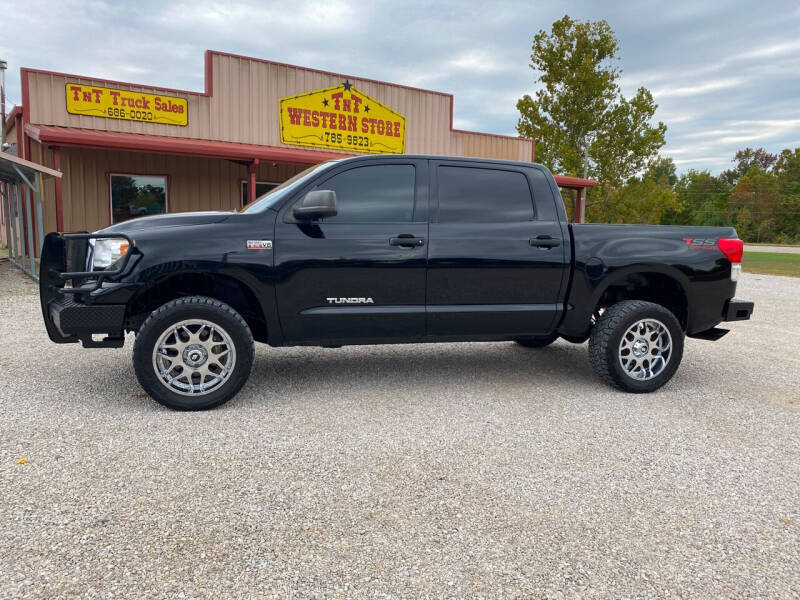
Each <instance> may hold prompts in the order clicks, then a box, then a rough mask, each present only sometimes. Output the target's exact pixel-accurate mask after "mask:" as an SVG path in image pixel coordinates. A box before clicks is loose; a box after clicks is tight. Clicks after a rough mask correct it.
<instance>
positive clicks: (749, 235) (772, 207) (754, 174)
mask: <svg viewBox="0 0 800 600" xmlns="http://www.w3.org/2000/svg"><path fill="white" fill-rule="evenodd" d="M728 204H729V205H730V208H731V209H733V211H735V212H736V213H740V212H741V211H742V210H743V209H745V208H746V209H748V213H746V229H745V230H743V231H742V232H738V231H737V233H739V234H740V235H743V236H744V237H745V238H746V239H747V240H749V241H752V242H766V241H770V240H771V239H772V238H773V237H774V235H775V234H776V233H777V232H779V231H780V229H781V227H780V225H781V223H780V219H781V214H780V213H781V212H782V211H780V210H779V208H780V205H781V198H780V194H779V192H778V179H777V177H775V175H774V174H772V173H769V172H767V171H765V170H764V169H762V168H761V167H760V166H758V165H755V166H753V167H751V168H750V170H749V171H747V173H745V174H744V175H743V176H742V177H741V178H739V181H738V183H737V184H736V187H735V188H734V189H733V193H732V194H731V196H730V198H729V199H728ZM737 225H738V226H739V227H743V226H744V223H743V224H741V225H740V224H739V223H738V221H737Z"/></svg>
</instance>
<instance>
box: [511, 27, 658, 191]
mask: <svg viewBox="0 0 800 600" xmlns="http://www.w3.org/2000/svg"><path fill="white" fill-rule="evenodd" d="M618 50H619V42H618V41H617V39H616V37H615V35H614V32H613V31H612V29H611V27H610V26H609V25H608V23H607V22H606V21H575V20H573V19H571V18H570V17H569V16H564V17H563V18H561V19H560V20H558V21H556V22H555V23H553V26H552V30H551V31H550V32H549V33H548V32H547V31H544V30H540V31H539V32H538V33H537V34H536V35H535V36H534V38H533V46H532V53H531V64H530V67H531V69H533V70H534V71H537V72H538V73H539V78H538V79H537V82H539V83H541V84H542V88H541V89H539V90H537V92H536V94H535V99H534V98H532V97H531V96H529V95H527V94H526V95H525V96H523V97H522V98H520V100H519V101H518V102H517V109H518V110H519V111H520V119H519V122H518V123H517V131H518V132H519V133H520V134H521V135H525V136H528V137H532V138H534V139H535V140H536V151H537V158H538V159H539V161H540V162H542V163H544V164H546V165H547V166H548V167H549V168H550V169H552V170H554V171H557V172H559V173H564V174H569V175H577V176H582V177H596V178H598V179H600V181H601V182H603V183H607V184H611V185H614V186H618V185H621V184H623V183H624V182H625V181H627V180H628V179H629V178H630V177H632V176H633V175H635V174H636V173H639V172H640V171H641V170H642V169H643V168H644V167H645V165H646V164H647V161H648V160H649V159H651V158H653V157H654V156H655V154H656V152H657V151H658V149H659V148H660V147H661V146H663V145H664V134H665V133H666V130H667V127H666V125H664V124H663V123H661V122H659V123H658V125H656V126H652V125H651V124H650V121H651V120H652V118H653V115H654V114H655V111H656V108H657V105H656V104H655V102H654V101H653V96H652V94H651V93H650V92H649V91H648V90H647V89H645V88H639V89H638V91H637V92H636V94H635V95H634V96H633V97H632V98H630V99H626V98H624V97H623V96H622V93H621V91H620V88H619V85H618V84H617V80H618V79H619V76H620V69H619V68H617V67H615V66H614V62H615V61H617V60H618V58H617V53H618ZM609 190H610V188H608V189H604V190H601V194H603V192H604V201H607V200H608V194H609ZM596 196H598V193H597V192H596V191H593V192H592V197H593V198H594V197H596Z"/></svg>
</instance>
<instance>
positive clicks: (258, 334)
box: [125, 273, 267, 342]
mask: <svg viewBox="0 0 800 600" xmlns="http://www.w3.org/2000/svg"><path fill="white" fill-rule="evenodd" d="M183 296H208V297H209V298H215V299H216V300H220V301H222V302H224V303H225V304H228V305H229V306H231V307H232V308H233V309H234V310H235V311H236V312H238V313H239V314H240V315H242V318H243V319H244V320H245V321H246V322H247V325H248V327H250V331H251V332H252V334H253V339H254V340H256V341H257V342H266V341H267V321H266V319H265V317H264V311H263V310H261V304H260V303H259V302H258V298H256V295H255V294H254V293H253V291H252V290H251V289H250V288H249V287H247V286H246V285H245V284H243V283H242V282H240V281H237V280H236V279H233V278H231V277H226V276H225V275H217V274H213V273H181V274H178V275H173V276H171V277H169V278H168V279H166V280H164V281H160V282H158V283H157V284H155V285H151V286H149V287H145V288H143V289H141V290H140V291H139V292H137V293H136V295H135V296H134V297H133V298H132V299H131V301H130V302H129V305H128V306H129V308H128V319H127V321H126V325H125V328H126V329H131V330H134V331H137V330H138V329H139V327H140V326H141V324H142V323H143V322H144V320H145V319H146V318H147V317H148V315H149V314H150V313H151V312H153V311H154V310H155V309H157V308H158V307H159V306H161V305H163V304H165V303H167V302H169V301H170V300H175V299H176V298H181V297H183Z"/></svg>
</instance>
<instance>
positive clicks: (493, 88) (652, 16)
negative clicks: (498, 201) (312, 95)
mask: <svg viewBox="0 0 800 600" xmlns="http://www.w3.org/2000/svg"><path fill="white" fill-rule="evenodd" d="M565 13H566V14H569V15H570V16H572V17H573V18H576V19H581V20H586V19H592V20H597V19H605V20H607V21H608V23H609V24H610V25H611V27H612V28H613V29H614V31H615V32H616V35H617V37H618V38H619V40H620V44H621V51H620V62H619V66H620V67H621V68H622V69H623V75H622V79H621V85H622V87H623V90H624V92H625V93H626V94H632V93H635V91H636V89H637V88H638V87H639V86H642V85H644V86H646V87H648V88H649V89H651V90H652V91H653V93H654V97H655V100H656V102H657V103H658V104H659V109H658V111H657V112H656V119H657V120H661V121H664V122H665V123H666V124H667V126H668V131H667V144H666V146H665V147H664V148H663V153H664V154H665V155H667V156H674V157H675V158H676V161H679V162H678V164H679V165H681V166H685V167H686V168H689V167H692V168H708V169H720V168H727V167H728V166H729V164H730V163H729V161H730V157H732V156H733V154H734V153H735V152H736V150H737V149H739V148H741V147H743V146H748V145H750V146H754V145H764V146H765V147H767V149H768V150H770V151H772V152H776V151H780V150H781V149H782V148H784V147H789V146H791V145H793V144H795V145H796V144H797V141H796V140H798V139H800V124H798V119H800V105H799V104H798V102H797V99H798V81H800V41H798V39H797V35H796V32H797V31H800V10H799V9H798V8H797V2H796V0H779V1H778V2H775V3H773V4H771V5H770V6H769V9H768V10H767V9H765V7H764V5H763V4H762V5H759V4H757V3H755V4H754V3H749V4H746V3H741V2H738V1H737V0H719V1H718V2H713V3H710V2H709V3H703V2H696V1H690V0H680V1H676V2H670V3H664V2H661V1H658V0H642V1H641V2H636V3H597V2H589V1H588V0H565V1H564V2H556V1H555V0H545V1H542V2H537V3H530V2H528V1H526V0H519V1H517V0H497V1H493V2H479V1H478V0H442V1H440V2H433V3H432V2H427V1H422V0H407V1H404V2H399V1H394V2H392V1H388V0H382V1H375V2H357V1H355V0H352V1H351V0H292V1H291V2H286V1H285V0H280V1H274V0H266V1H261V0H249V1H245V2H224V3H222V2H219V1H218V0H195V1H192V2H188V1H178V2H176V1H173V2H163V0H159V1H156V0H138V1H137V2H135V3H133V2H116V1H113V0H52V1H45V0H27V1H26V2H25V7H24V10H16V11H5V12H4V36H3V37H2V39H0V56H2V57H3V58H5V59H6V60H8V62H9V71H8V74H7V83H8V92H7V96H8V98H9V100H10V101H11V102H19V101H20V99H21V94H20V90H19V75H18V73H19V70H18V69H19V67H21V66H28V67H36V68H42V69H52V70H56V71H67V72H74V73H78V74H83V75H93V76H97V77H105V78H109V79H121V80H133V81H135V82H139V83H144V84H150V85H162V86H166V87H173V88H183V89H193V90H202V89H203V51H204V50H206V49H207V48H212V49H215V50H223V51H228V52H232V53H236V54H243V55H246V56H256V57H261V58H267V59H271V60H276V61H280V62H288V63H292V64H301V65H307V66H310V67H316V68H320V69H326V70H332V71H337V72H341V73H347V74H352V75H355V76H361V77H368V78H374V79H382V80H387V81H394V82H397V83H403V84H407V85H412V86H418V87H423V88H428V89H435V90H440V91H443V92H447V93H452V94H453V96H454V107H453V108H454V121H455V123H456V125H457V126H458V127H461V128H466V129H475V130H478V131H486V132H493V133H503V134H514V132H515V127H516V123H517V119H518V118H519V115H518V113H517V111H516V108H515V105H516V100H517V99H518V98H519V97H520V96H522V95H523V94H525V93H529V94H533V92H534V91H535V90H536V84H535V79H536V73H534V72H533V71H531V69H530V68H529V66H528V64H529V62H530V52H531V40H532V37H533V35H534V34H535V33H536V31H537V30H539V29H542V28H545V29H547V28H549V27H550V25H551V23H552V22H553V21H555V20H556V19H558V18H560V17H561V16H563V15H564V14H565Z"/></svg>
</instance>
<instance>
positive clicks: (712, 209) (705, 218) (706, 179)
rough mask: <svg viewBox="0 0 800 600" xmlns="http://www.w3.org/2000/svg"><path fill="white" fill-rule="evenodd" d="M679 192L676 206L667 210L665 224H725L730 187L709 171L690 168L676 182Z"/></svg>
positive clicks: (677, 191)
mask: <svg viewBox="0 0 800 600" xmlns="http://www.w3.org/2000/svg"><path fill="white" fill-rule="evenodd" d="M674 190H675V193H676V194H677V196H678V208H677V210H674V209H670V210H667V211H666V212H665V213H664V216H663V217H662V219H661V223H663V224H665V225H725V224H729V223H726V222H725V220H726V219H727V218H728V217H729V215H727V214H726V212H725V211H726V206H727V197H728V194H729V193H730V187H729V186H728V185H726V184H725V183H724V182H722V181H721V180H720V179H719V178H717V177H714V176H713V175H712V174H711V173H709V172H708V171H696V170H694V169H690V170H689V172H688V173H684V174H683V175H681V176H680V178H679V179H678V181H677V182H676V183H675V186H674Z"/></svg>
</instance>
